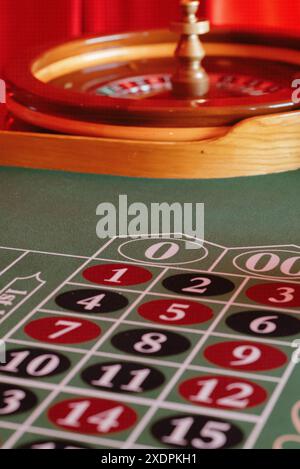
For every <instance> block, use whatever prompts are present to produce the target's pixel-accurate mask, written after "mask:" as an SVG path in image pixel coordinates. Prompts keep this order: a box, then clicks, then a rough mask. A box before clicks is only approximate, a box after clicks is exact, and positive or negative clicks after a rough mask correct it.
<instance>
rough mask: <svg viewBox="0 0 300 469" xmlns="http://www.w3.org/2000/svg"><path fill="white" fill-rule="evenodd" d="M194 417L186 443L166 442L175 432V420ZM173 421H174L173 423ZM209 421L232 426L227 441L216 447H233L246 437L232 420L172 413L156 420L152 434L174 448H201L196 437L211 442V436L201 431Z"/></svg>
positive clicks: (185, 438)
mask: <svg viewBox="0 0 300 469" xmlns="http://www.w3.org/2000/svg"><path fill="white" fill-rule="evenodd" d="M188 418H190V419H193V424H192V425H191V427H190V429H189V430H188V431H187V433H186V434H185V435H184V438H183V440H185V444H182V445H179V444H172V443H170V442H166V440H165V438H166V437H169V436H170V435H171V434H172V432H174V429H175V426H174V421H175V420H176V421H179V420H180V419H182V420H183V419H188ZM172 422H173V423H172ZM209 422H213V423H214V422H215V423H216V424H218V423H219V424H225V425H226V424H228V425H230V428H229V430H228V431H226V433H225V432H224V434H225V435H226V442H225V443H224V444H223V445H221V446H220V447H218V448H215V449H225V448H232V447H234V446H236V445H238V444H239V443H241V442H242V441H243V439H244V435H243V433H242V431H241V430H240V429H239V427H237V426H236V425H233V424H232V423H231V422H227V421H226V420H222V419H216V418H214V417H205V416H202V415H192V414H188V415H183V414H180V415H172V416H170V417H165V418H162V419H160V420H158V421H157V422H155V423H154V424H153V425H152V427H151V433H152V435H153V436H154V437H155V438H156V439H157V440H158V441H159V442H160V443H162V444H163V445H165V446H170V447H173V448H195V449H201V448H198V447H196V446H195V445H194V444H193V441H194V440H195V439H201V440H202V441H203V442H205V443H210V441H211V438H208V437H201V431H202V429H203V428H204V427H205V425H207V424H208V423H209Z"/></svg>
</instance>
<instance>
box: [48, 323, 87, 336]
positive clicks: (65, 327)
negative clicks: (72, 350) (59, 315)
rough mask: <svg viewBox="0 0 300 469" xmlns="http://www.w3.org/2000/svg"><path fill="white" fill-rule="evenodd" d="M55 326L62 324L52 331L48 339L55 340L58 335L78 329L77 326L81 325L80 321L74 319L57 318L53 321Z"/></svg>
mask: <svg viewBox="0 0 300 469" xmlns="http://www.w3.org/2000/svg"><path fill="white" fill-rule="evenodd" d="M55 326H57V327H60V326H62V327H63V329H62V330H60V331H58V332H54V333H53V334H51V335H49V337H48V338H49V339H50V340H55V339H58V338H59V337H62V336H63V335H66V334H68V333H69V332H72V331H74V330H75V329H78V328H79V327H81V326H82V324H81V322H74V321H64V320H59V321H57V322H56V323H55Z"/></svg>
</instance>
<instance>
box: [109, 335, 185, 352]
mask: <svg viewBox="0 0 300 469" xmlns="http://www.w3.org/2000/svg"><path fill="white" fill-rule="evenodd" d="M145 336H147V337H149V336H152V340H150V342H152V343H153V345H154V348H156V350H154V351H152V352H150V350H151V344H149V345H147V343H146V344H145V345H144V347H143V348H144V351H140V350H138V349H137V348H136V347H137V344H140V343H141V342H143V343H145ZM162 337H164V338H165V340H164V341H162ZM146 342H149V341H148V339H147V340H146ZM111 343H112V345H113V346H114V347H115V348H117V349H118V350H121V351H122V352H125V353H130V354H133V355H139V356H143V357H147V356H149V357H167V356H169V355H178V354H180V353H183V352H186V351H187V350H188V349H189V348H190V346H191V343H190V341H189V340H188V339H187V338H186V337H184V336H182V335H180V334H176V333H175V332H170V331H166V330H160V329H131V330H128V331H124V332H119V334H116V335H115V336H114V337H113V338H112V339H111ZM155 343H156V344H157V345H156V347H155ZM145 351H146V352H145Z"/></svg>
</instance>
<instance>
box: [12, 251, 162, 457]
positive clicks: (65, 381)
mask: <svg viewBox="0 0 300 469" xmlns="http://www.w3.org/2000/svg"><path fill="white" fill-rule="evenodd" d="M105 247H106V245H105ZM93 258H94V256H93ZM87 263H89V261H88V262H87ZM87 263H86V264H87ZM80 270H81V269H79V271H80ZM167 270H168V268H165V269H164V270H163V271H162V272H161V273H160V275H158V276H157V277H156V278H155V279H154V280H153V282H152V283H151V284H150V285H149V286H148V288H147V289H146V290H144V291H143V292H142V293H141V295H140V297H138V298H137V299H136V301H135V302H133V303H132V304H131V306H129V308H128V309H127V310H126V311H125V313H124V314H123V315H122V316H121V317H120V318H119V319H118V320H117V321H116V322H115V323H114V324H113V325H112V327H111V328H110V329H108V330H107V331H106V333H105V334H104V335H103V336H102V337H101V338H100V340H99V341H98V342H97V343H96V344H95V345H94V346H93V347H92V348H91V349H90V350H89V351H88V353H86V354H85V355H84V357H83V358H82V359H81V360H79V362H78V363H77V365H76V366H75V367H74V368H72V369H71V371H70V372H69V373H68V374H67V375H66V376H65V378H64V379H63V380H62V382H61V383H60V384H59V385H58V386H57V387H56V389H55V390H54V391H52V393H51V394H49V396H48V397H47V398H46V399H45V400H44V401H43V402H42V403H41V405H40V406H38V407H37V408H36V409H35V411H34V412H33V413H32V414H31V415H30V416H29V417H28V419H27V420H26V421H25V422H24V423H23V425H22V426H21V427H20V429H19V430H18V431H17V432H16V433H15V434H14V435H13V436H12V437H11V438H9V440H7V442H6V443H5V445H4V447H5V448H6V447H7V448H10V447H12V446H14V445H15V443H16V441H17V440H18V439H19V438H20V437H21V436H22V435H23V433H25V432H26V430H27V428H28V427H29V426H31V425H32V423H33V422H34V421H35V420H36V419H37V418H38V417H39V416H40V415H41V414H42V412H43V411H44V410H45V409H46V408H47V407H48V406H49V405H50V403H51V402H52V401H53V400H54V399H55V398H56V397H57V396H58V395H59V394H60V393H61V392H63V390H64V388H65V386H66V385H67V384H68V383H69V381H70V380H71V379H72V378H73V377H74V376H75V375H76V373H77V372H78V371H79V370H80V369H81V368H82V367H83V366H84V364H85V363H86V362H87V361H88V360H89V359H90V358H91V357H92V356H93V354H94V352H95V351H96V350H97V349H98V348H99V347H100V346H101V345H102V343H104V342H105V341H106V339H107V338H108V337H109V336H110V335H111V333H112V332H113V331H114V330H115V329H116V328H117V327H118V326H119V325H120V324H121V323H122V320H123V319H125V318H126V316H127V315H129V314H130V312H131V311H132V309H133V308H135V306H136V304H138V303H139V302H140V301H141V300H142V299H143V297H144V296H145V295H146V294H147V291H148V290H150V289H151V288H152V287H153V286H154V285H155V283H156V282H158V281H159V280H160V279H161V277H162V276H163V275H164V274H165V273H166V271H167ZM76 274H77V272H76V273H75V274H74V275H76ZM69 280H70V279H68V280H67V281H69Z"/></svg>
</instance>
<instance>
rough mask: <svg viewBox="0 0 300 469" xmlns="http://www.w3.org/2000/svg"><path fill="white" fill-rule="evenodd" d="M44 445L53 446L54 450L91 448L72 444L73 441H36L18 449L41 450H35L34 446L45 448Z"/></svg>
mask: <svg viewBox="0 0 300 469" xmlns="http://www.w3.org/2000/svg"><path fill="white" fill-rule="evenodd" d="M43 445H53V449H68V448H69V447H72V448H74V449H89V446H86V445H83V444H81V443H78V442H72V441H67V440H36V441H32V442H31V443H27V444H25V445H22V446H18V448H17V449H40V448H34V446H43ZM49 449H50V448H49Z"/></svg>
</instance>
